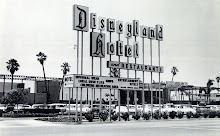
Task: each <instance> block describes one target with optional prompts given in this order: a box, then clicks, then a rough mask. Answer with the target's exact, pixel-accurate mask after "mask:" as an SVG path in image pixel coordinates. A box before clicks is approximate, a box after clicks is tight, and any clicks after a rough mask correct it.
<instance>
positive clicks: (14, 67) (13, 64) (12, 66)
mask: <svg viewBox="0 0 220 136" xmlns="http://www.w3.org/2000/svg"><path fill="white" fill-rule="evenodd" d="M6 63H7V64H8V65H7V66H6V68H7V69H8V71H10V73H11V89H13V79H14V73H15V71H18V70H19V69H18V68H19V67H20V65H19V64H18V62H17V60H15V59H10V60H9V61H8V62H6Z"/></svg>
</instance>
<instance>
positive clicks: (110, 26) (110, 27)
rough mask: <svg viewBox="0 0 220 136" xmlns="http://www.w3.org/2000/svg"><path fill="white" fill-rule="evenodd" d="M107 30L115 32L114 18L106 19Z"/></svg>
mask: <svg viewBox="0 0 220 136" xmlns="http://www.w3.org/2000/svg"><path fill="white" fill-rule="evenodd" d="M107 31H108V32H115V20H114V19H110V18H108V19H107Z"/></svg>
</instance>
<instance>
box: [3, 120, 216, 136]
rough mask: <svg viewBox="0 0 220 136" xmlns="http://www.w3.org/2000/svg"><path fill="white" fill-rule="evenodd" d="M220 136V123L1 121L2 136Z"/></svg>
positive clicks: (206, 121) (205, 121) (181, 121)
mask: <svg viewBox="0 0 220 136" xmlns="http://www.w3.org/2000/svg"><path fill="white" fill-rule="evenodd" d="M145 135H146V136H220V119H219V118H214V119H210V118H207V119H204V118H201V119H181V120H180V119H174V120H150V121H143V120H142V121H134V120H133V121H129V122H125V121H121V122H118V121H117V122H112V123H111V122H106V123H102V122H101V123H99V122H92V123H89V122H84V123H83V124H81V125H79V124H78V125H76V124H75V123H70V124H69V123H51V122H43V121H37V120H33V118H18V119H10V118H0V136H145Z"/></svg>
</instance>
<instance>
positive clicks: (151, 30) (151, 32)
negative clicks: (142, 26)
mask: <svg viewBox="0 0 220 136" xmlns="http://www.w3.org/2000/svg"><path fill="white" fill-rule="evenodd" d="M155 37H156V32H155V28H153V27H148V39H152V40H153V39H155Z"/></svg>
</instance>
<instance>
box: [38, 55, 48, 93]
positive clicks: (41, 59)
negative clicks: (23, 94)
mask: <svg viewBox="0 0 220 136" xmlns="http://www.w3.org/2000/svg"><path fill="white" fill-rule="evenodd" d="M36 56H37V57H38V58H37V60H38V61H39V62H40V64H41V65H42V68H43V74H44V82H45V89H46V90H45V91H46V92H47V81H46V76H45V70H44V61H46V59H47V55H45V54H44V53H43V52H39V53H38V54H37V55H36ZM47 93H48V92H47Z"/></svg>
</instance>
